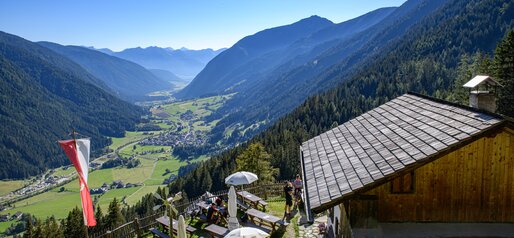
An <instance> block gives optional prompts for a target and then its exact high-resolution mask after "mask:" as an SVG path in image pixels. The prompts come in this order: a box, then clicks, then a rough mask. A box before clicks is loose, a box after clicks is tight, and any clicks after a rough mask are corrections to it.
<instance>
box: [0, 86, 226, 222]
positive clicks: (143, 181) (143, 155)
mask: <svg viewBox="0 0 514 238" xmlns="http://www.w3.org/2000/svg"><path fill="white" fill-rule="evenodd" d="M231 96H232V95H224V96H213V97H207V98H200V99H195V100H188V101H180V102H172V103H165V104H160V105H155V106H152V107H151V108H149V111H150V112H151V114H150V115H149V116H148V119H147V120H146V122H145V123H142V124H140V125H138V126H139V127H143V125H144V124H150V125H155V126H158V127H159V128H158V129H160V130H152V131H126V132H125V136H124V137H112V138H111V140H112V143H111V145H109V146H108V147H107V148H108V151H109V153H108V154H105V155H103V156H101V157H99V158H97V159H95V160H93V161H92V162H91V167H92V168H93V169H92V171H91V172H90V173H89V181H88V186H89V188H90V190H91V191H92V192H91V195H92V197H93V200H94V202H95V204H98V205H99V206H100V207H101V208H102V210H104V211H106V210H107V208H108V205H109V203H110V202H111V201H112V200H113V199H114V198H116V199H118V201H121V202H122V204H124V205H125V206H128V205H134V204H136V203H137V202H138V201H139V200H140V199H141V197H142V196H144V195H145V194H148V193H153V192H155V191H156V190H157V188H158V187H163V186H165V185H166V184H167V183H169V182H171V181H173V180H174V179H175V178H176V177H177V175H178V174H179V168H180V167H181V166H185V165H190V164H192V163H196V162H200V161H204V160H206V159H208V158H209V155H200V156H195V157H194V158H188V159H186V160H185V159H179V158H178V157H176V156H174V155H173V149H174V147H175V146H176V145H193V146H194V145H201V144H203V143H205V139H204V137H205V135H206V132H209V131H210V130H211V129H212V127H214V126H215V125H216V123H217V121H207V120H206V117H207V116H209V115H211V114H212V113H214V112H215V111H216V109H218V108H219V107H221V105H222V104H223V103H224V102H225V101H226V100H227V99H229V98H230V97H231ZM164 144H169V145H164ZM117 161H122V162H117ZM134 161H138V162H135V163H134ZM127 163H128V164H132V165H135V166H134V167H130V166H129V165H128V164H127ZM129 167H130V168H129ZM49 179H50V180H53V181H64V182H61V184H63V185H58V184H57V183H55V184H50V183H48V184H46V185H38V186H47V187H45V189H48V191H44V192H41V191H40V192H39V194H38V192H27V194H23V195H22V194H18V195H17V196H16V195H12V194H11V196H9V197H6V199H5V200H1V201H3V202H4V204H8V205H7V207H8V208H7V209H6V210H3V211H1V212H0V215H1V214H14V213H16V212H18V211H19V212H23V213H30V214H32V215H34V216H36V217H37V218H46V217H49V216H54V217H56V218H64V217H66V216H67V215H68V212H69V211H71V210H72V209H73V208H74V207H80V196H79V185H78V181H77V179H76V172H75V169H74V168H73V167H70V166H64V167H61V168H57V169H54V170H51V171H49V172H48V173H46V174H45V175H43V176H41V177H38V178H31V179H26V180H15V181H0V185H1V188H2V189H1V190H0V195H2V196H5V195H7V194H9V193H10V192H13V191H15V190H18V189H21V188H23V187H24V186H27V185H28V187H26V188H29V187H31V186H34V184H35V182H38V183H39V184H45V183H42V181H48V180H49ZM30 184H32V185H30ZM26 188H25V189H26ZM38 188H39V187H38ZM102 188H104V189H103V191H101V192H100V189H102ZM95 189H96V190H98V192H93V190H95ZM26 190H27V191H30V190H28V189H26ZM15 223H16V222H15V221H6V222H0V228H2V230H1V231H2V232H3V231H4V230H5V229H6V228H8V227H9V226H11V224H15Z"/></svg>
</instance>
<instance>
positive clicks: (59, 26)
mask: <svg viewBox="0 0 514 238" xmlns="http://www.w3.org/2000/svg"><path fill="white" fill-rule="evenodd" d="M404 2H405V0H373V1H366V2H353V1H350V0H343V1H336V0H326V1H316V2H313V1H308V0H303V1H293V0H284V1H272V0H266V1H258V2H253V1H237V0H229V1H223V2H215V1H199V0H197V1H188V2H182V1H164V0H160V1H152V2H138V1H135V0H129V1H123V2H115V1H112V2H111V1H99V0H94V1H87V2H69V1H64V0H61V1H35V0H21V1H0V30H1V31H5V32H7V33H10V34H14V35H18V36H20V37H23V38H25V39H27V40H30V41H50V42H55V43H58V44H62V45H79V46H93V47H95V48H98V49H100V48H109V49H111V50H113V51H121V50H123V49H127V48H136V47H141V48H146V47H149V46H157V47H162V48H167V47H171V48H173V49H180V48H182V47H185V48H187V49H191V50H200V49H207V48H210V49H215V50H217V49H220V48H229V47H230V46H232V45H233V44H235V43H236V42H237V41H238V40H240V39H241V38H243V37H245V36H247V35H252V34H254V33H256V32H258V31H261V30H264V29H268V28H272V27H276V26H281V25H287V24H291V23H293V22H296V21H299V20H301V19H303V18H307V17H309V16H312V15H318V16H320V17H324V18H327V19H329V20H331V21H332V22H334V23H340V22H343V21H346V20H349V19H352V18H355V17H358V16H360V15H362V14H365V13H367V12H370V11H373V10H375V9H378V8H382V7H392V6H399V5H401V4H403V3H404ZM284 9H287V11H284Z"/></svg>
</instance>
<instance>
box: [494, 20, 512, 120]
mask: <svg viewBox="0 0 514 238" xmlns="http://www.w3.org/2000/svg"><path fill="white" fill-rule="evenodd" d="M493 65H494V66H493V67H494V76H495V78H496V79H497V80H498V81H499V83H500V84H501V85H502V87H499V89H498V101H497V106H498V112H499V113H502V114H504V115H506V116H510V117H514V30H511V31H510V32H509V33H508V34H507V36H506V37H505V38H504V39H503V40H502V41H501V42H500V43H499V44H498V46H497V47H496V52H495V54H494V62H493Z"/></svg>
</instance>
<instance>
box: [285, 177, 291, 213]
mask: <svg viewBox="0 0 514 238" xmlns="http://www.w3.org/2000/svg"><path fill="white" fill-rule="evenodd" d="M284 195H285V197H286V206H285V208H284V210H285V211H284V218H286V217H288V218H290V217H291V207H292V206H293V184H291V182H286V186H284Z"/></svg>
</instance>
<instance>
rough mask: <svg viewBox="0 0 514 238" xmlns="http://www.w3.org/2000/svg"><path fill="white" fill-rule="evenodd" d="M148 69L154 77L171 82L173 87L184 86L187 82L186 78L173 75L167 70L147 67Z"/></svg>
mask: <svg viewBox="0 0 514 238" xmlns="http://www.w3.org/2000/svg"><path fill="white" fill-rule="evenodd" d="M148 71H150V72H151V73H152V74H153V75H155V77H157V78H159V79H161V80H164V81H167V82H169V83H171V84H172V85H174V86H175V88H177V87H182V86H185V85H187V84H188V83H189V81H188V80H186V79H182V78H180V77H179V76H177V75H175V74H174V73H172V72H170V71H168V70H164V69H149V70H148Z"/></svg>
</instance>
